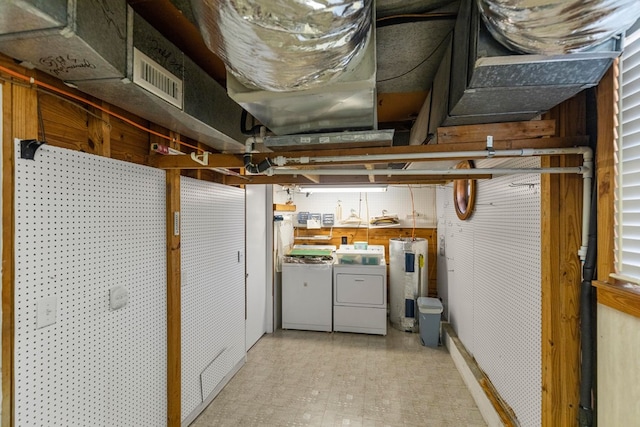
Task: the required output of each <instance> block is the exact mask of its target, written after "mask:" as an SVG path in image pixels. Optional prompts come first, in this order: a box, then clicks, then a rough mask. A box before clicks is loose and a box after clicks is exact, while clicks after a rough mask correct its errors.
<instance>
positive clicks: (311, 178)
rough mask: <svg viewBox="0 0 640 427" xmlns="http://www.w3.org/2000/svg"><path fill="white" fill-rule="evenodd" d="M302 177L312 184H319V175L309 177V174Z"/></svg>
mask: <svg viewBox="0 0 640 427" xmlns="http://www.w3.org/2000/svg"><path fill="white" fill-rule="evenodd" d="M302 176H304V177H305V178H307V179H308V180H309V181H311V182H314V183H316V184H320V181H321V179H320V176H319V175H309V174H306V173H305V174H303V175H302Z"/></svg>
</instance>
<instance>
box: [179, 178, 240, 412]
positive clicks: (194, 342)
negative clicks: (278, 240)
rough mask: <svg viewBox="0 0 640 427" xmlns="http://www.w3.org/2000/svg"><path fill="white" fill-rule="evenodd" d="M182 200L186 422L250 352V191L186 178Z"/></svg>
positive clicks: (183, 359)
mask: <svg viewBox="0 0 640 427" xmlns="http://www.w3.org/2000/svg"><path fill="white" fill-rule="evenodd" d="M180 203H181V212H182V215H181V216H182V237H181V248H182V261H181V262H182V301H181V304H182V420H185V419H186V418H187V417H188V418H192V417H193V416H194V411H199V410H201V409H203V408H202V407H201V405H202V403H203V400H204V399H207V397H209V394H210V393H211V390H213V389H214V388H215V387H216V385H217V382H219V379H220V378H223V377H224V375H226V374H228V373H229V371H230V370H231V369H232V368H233V367H234V366H235V365H237V364H238V363H239V362H240V361H242V360H243V359H244V357H245V355H246V352H245V320H244V319H245V315H244V303H245V301H244V295H245V283H244V277H245V276H244V272H245V265H244V241H245V236H244V221H245V219H244V218H245V213H244V190H240V189H237V188H233V187H228V186H224V185H219V184H213V183H210V182H205V181H198V180H195V179H191V178H185V177H181V179H180ZM220 355H222V358H220V360H218V361H217V362H214V360H216V358H218V356H220ZM220 361H223V362H224V363H220ZM220 369H223V370H224V371H226V372H221V371H220ZM203 381H204V382H203ZM214 382H215V383H216V384H213V383H214Z"/></svg>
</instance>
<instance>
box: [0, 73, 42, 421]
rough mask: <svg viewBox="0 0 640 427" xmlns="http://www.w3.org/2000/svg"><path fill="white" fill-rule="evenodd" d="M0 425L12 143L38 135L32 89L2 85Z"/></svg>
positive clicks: (10, 335) (8, 366)
mask: <svg viewBox="0 0 640 427" xmlns="http://www.w3.org/2000/svg"><path fill="white" fill-rule="evenodd" d="M2 106H3V107H2V110H3V111H2V122H3V131H2V138H3V141H4V143H3V144H2V188H3V191H2V213H3V215H2V425H3V426H13V425H14V423H15V420H14V413H13V406H14V387H15V378H14V319H15V313H14V277H15V271H14V220H13V212H14V203H15V200H14V178H13V171H14V168H15V163H14V145H13V141H14V139H15V138H19V139H37V138H38V97H37V92H36V91H35V90H33V89H30V88H26V87H23V86H17V85H12V84H10V83H6V84H3V86H2Z"/></svg>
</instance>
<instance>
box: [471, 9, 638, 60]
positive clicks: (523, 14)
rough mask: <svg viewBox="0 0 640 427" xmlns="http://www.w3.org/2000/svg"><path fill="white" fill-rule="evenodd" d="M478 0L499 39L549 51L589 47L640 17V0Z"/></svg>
mask: <svg viewBox="0 0 640 427" xmlns="http://www.w3.org/2000/svg"><path fill="white" fill-rule="evenodd" d="M477 1H478V5H479V7H480V10H481V11H482V15H483V19H484V22H485V23H486V24H487V27H488V28H489V31H490V32H491V34H492V35H493V37H494V38H495V39H496V40H498V41H499V42H500V43H502V44H503V45H505V46H507V47H508V48H510V49H512V50H516V51H520V52H525V53H536V54H544V55H553V54H563V53H570V52H578V51H581V50H584V49H588V48H590V47H593V46H595V45H598V44H599V43H602V42H604V41H606V40H608V39H609V38H611V37H613V36H615V35H617V34H620V33H622V32H624V31H625V30H626V29H628V28H629V27H630V26H631V25H633V23H634V22H635V21H636V20H637V19H638V18H639V17H640V0H477Z"/></svg>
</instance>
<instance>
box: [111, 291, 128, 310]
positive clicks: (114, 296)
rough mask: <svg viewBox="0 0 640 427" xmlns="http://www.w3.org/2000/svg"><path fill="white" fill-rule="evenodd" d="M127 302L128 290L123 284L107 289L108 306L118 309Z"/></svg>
mask: <svg viewBox="0 0 640 427" xmlns="http://www.w3.org/2000/svg"><path fill="white" fill-rule="evenodd" d="M128 302H129V291H128V290H127V288H125V287H124V286H116V287H115V288H111V289H110V290H109V307H110V308H111V310H118V309H120V308H122V307H124V306H125V305H127V303H128Z"/></svg>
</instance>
